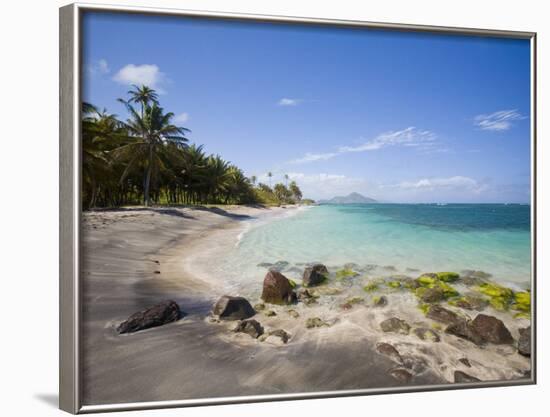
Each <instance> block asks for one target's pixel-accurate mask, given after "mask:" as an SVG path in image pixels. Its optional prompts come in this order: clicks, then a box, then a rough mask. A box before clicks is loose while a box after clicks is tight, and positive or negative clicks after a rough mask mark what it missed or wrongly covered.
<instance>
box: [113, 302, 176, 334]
mask: <svg viewBox="0 0 550 417" xmlns="http://www.w3.org/2000/svg"><path fill="white" fill-rule="evenodd" d="M183 315H185V313H184V312H182V311H181V310H180V308H179V306H178V304H177V303H176V302H175V301H172V300H168V301H164V302H162V303H159V304H157V305H154V306H153V307H150V308H148V309H146V310H143V311H139V312H137V313H134V314H132V315H131V316H130V317H128V319H126V320H125V321H123V322H122V323H120V325H119V326H118V327H117V331H118V333H120V334H123V333H134V332H137V331H139V330H145V329H149V328H151V327H158V326H162V325H163V324H167V323H171V322H174V321H176V320H178V319H180V318H181V317H182V316H183Z"/></svg>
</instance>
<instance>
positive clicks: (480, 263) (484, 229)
mask: <svg viewBox="0 0 550 417" xmlns="http://www.w3.org/2000/svg"><path fill="white" fill-rule="evenodd" d="M530 223H531V222H530V206H528V205H504V204H448V205H436V204H416V205H415V204H371V205H323V206H314V207H309V208H304V209H300V210H289V212H288V214H286V215H284V216H281V217H278V218H271V219H267V220H266V219H258V220H252V221H247V222H245V223H244V224H243V229H242V231H241V232H240V234H239V236H238V237H237V238H235V242H234V244H233V245H231V249H230V250H229V251H227V246H226V247H225V250H224V252H225V253H224V254H223V255H221V253H220V256H217V257H216V259H218V260H219V262H213V263H211V264H209V266H208V268H210V269H211V270H210V272H211V273H216V274H221V275H222V276H224V277H225V279H226V280H227V282H230V283H233V284H234V285H236V286H238V287H240V288H244V287H246V286H247V285H249V284H252V283H254V284H255V285H257V283H258V282H261V280H262V279H263V276H264V274H265V271H266V267H265V266H258V265H260V264H262V263H268V264H269V263H276V262H279V265H280V266H282V268H283V273H284V274H285V275H286V276H288V277H289V278H294V279H299V278H300V276H301V270H303V266H304V264H306V263H310V262H322V263H324V264H325V265H327V266H328V267H329V269H331V268H332V269H333V270H334V269H337V268H341V267H342V266H343V265H345V264H349V263H353V264H357V265H359V266H361V267H366V268H367V269H368V270H369V274H372V275H379V276H388V275H391V274H395V273H399V274H405V275H409V276H413V277H416V276H418V275H419V273H420V272H429V271H456V272H460V271H462V270H466V269H468V270H480V271H484V272H487V273H490V274H492V275H493V278H492V279H493V280H495V281H498V282H502V283H505V284H516V285H518V286H522V287H525V286H529V282H530V273H531V237H530V236H531V235H530V227H531V226H530Z"/></svg>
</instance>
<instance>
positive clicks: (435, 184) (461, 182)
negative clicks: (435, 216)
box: [390, 175, 487, 193]
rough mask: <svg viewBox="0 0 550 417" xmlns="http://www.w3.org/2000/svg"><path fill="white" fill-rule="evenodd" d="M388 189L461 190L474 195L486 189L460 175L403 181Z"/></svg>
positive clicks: (471, 179)
mask: <svg viewBox="0 0 550 417" xmlns="http://www.w3.org/2000/svg"><path fill="white" fill-rule="evenodd" d="M390 187H396V188H401V189H406V190H420V191H436V190H442V189H447V190H462V191H472V192H474V193H481V192H482V191H484V190H486V189H487V185H486V184H480V183H479V182H478V181H476V180H475V179H473V178H469V177H463V176H460V175H457V176H454V177H448V178H423V179H420V180H417V181H404V182H401V183H399V184H397V185H393V186H390Z"/></svg>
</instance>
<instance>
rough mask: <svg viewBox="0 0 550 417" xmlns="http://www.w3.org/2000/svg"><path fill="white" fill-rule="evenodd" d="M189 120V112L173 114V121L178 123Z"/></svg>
mask: <svg viewBox="0 0 550 417" xmlns="http://www.w3.org/2000/svg"><path fill="white" fill-rule="evenodd" d="M188 120H189V113H180V114H176V116H174V121H176V122H178V123H185V122H187V121H188Z"/></svg>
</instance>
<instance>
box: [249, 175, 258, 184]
mask: <svg viewBox="0 0 550 417" xmlns="http://www.w3.org/2000/svg"><path fill="white" fill-rule="evenodd" d="M256 181H258V177H256V175H252V176H251V177H250V182H251V183H252V185H253V186H254V185H256Z"/></svg>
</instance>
